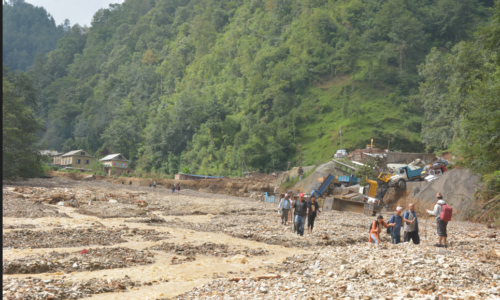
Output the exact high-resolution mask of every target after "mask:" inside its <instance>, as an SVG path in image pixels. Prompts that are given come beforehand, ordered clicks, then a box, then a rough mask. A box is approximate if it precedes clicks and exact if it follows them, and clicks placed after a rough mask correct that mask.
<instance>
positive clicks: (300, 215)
mask: <svg viewBox="0 0 500 300" xmlns="http://www.w3.org/2000/svg"><path fill="white" fill-rule="evenodd" d="M294 207H295V214H296V216H295V228H296V229H297V234H298V235H300V236H304V225H305V223H306V216H307V214H308V212H309V211H308V208H307V202H306V201H305V200H304V193H300V195H299V200H298V201H295V202H294Z"/></svg>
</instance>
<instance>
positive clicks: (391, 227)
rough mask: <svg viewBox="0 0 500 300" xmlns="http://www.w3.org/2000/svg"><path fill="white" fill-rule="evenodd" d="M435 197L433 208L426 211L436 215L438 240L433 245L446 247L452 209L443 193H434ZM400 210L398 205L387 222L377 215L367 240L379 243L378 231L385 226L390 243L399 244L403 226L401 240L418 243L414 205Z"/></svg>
mask: <svg viewBox="0 0 500 300" xmlns="http://www.w3.org/2000/svg"><path fill="white" fill-rule="evenodd" d="M436 199H437V202H436V205H435V206H434V210H432V211H430V210H426V211H427V213H428V214H429V215H433V216H435V217H436V225H437V234H438V237H439V240H438V243H437V244H435V245H434V246H435V247H444V248H447V244H446V239H447V237H448V234H447V226H448V222H449V221H450V220H451V217H452V209H451V207H450V206H448V205H447V204H446V202H445V201H444V200H443V195H441V193H438V194H437V195H436ZM402 211H403V208H402V207H400V206H398V207H397V208H396V212H395V214H394V215H393V216H391V218H390V219H389V221H388V223H386V222H385V221H384V217H383V216H382V215H379V216H378V217H377V220H375V221H373V222H372V224H371V226H370V236H369V240H368V242H370V243H374V244H380V243H381V240H380V232H382V228H387V233H390V235H391V243H393V244H399V243H401V227H403V231H404V237H403V241H404V242H409V241H410V240H411V241H412V242H413V243H414V244H416V245H418V244H420V236H419V227H418V218H417V213H416V212H415V205H414V204H413V203H412V204H410V205H408V210H407V211H406V212H405V213H404V214H403V215H402Z"/></svg>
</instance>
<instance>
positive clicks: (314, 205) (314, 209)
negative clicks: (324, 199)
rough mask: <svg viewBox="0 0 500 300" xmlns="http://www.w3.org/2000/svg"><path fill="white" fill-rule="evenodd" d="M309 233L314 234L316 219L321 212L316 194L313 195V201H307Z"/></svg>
mask: <svg viewBox="0 0 500 300" xmlns="http://www.w3.org/2000/svg"><path fill="white" fill-rule="evenodd" d="M307 209H308V213H307V234H309V235H310V234H312V231H313V227H314V220H315V219H316V216H317V215H318V214H319V204H318V202H316V196H315V195H311V201H309V202H307Z"/></svg>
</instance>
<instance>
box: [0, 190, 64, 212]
mask: <svg viewBox="0 0 500 300" xmlns="http://www.w3.org/2000/svg"><path fill="white" fill-rule="evenodd" d="M24 198H25V196H24V195H22V194H17V193H12V192H8V191H7V192H4V194H3V199H2V204H3V205H2V216H3V217H4V218H25V219H27V218H29V219H35V218H45V217H52V218H69V216H68V215H67V214H65V213H59V212H58V211H57V208H56V207H52V206H47V205H40V204H35V202H33V201H29V200H26V199H24Z"/></svg>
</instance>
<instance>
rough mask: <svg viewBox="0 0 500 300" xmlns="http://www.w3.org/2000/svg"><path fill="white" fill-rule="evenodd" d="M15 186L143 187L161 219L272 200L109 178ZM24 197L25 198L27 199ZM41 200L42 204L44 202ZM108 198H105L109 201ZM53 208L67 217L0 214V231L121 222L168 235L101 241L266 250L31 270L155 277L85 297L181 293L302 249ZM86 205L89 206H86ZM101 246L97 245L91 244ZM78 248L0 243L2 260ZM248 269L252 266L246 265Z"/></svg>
mask: <svg viewBox="0 0 500 300" xmlns="http://www.w3.org/2000/svg"><path fill="white" fill-rule="evenodd" d="M16 186H25V187H35V188H46V189H47V190H46V191H45V193H50V190H51V189H54V188H65V189H68V191H70V192H71V191H73V192H75V193H76V190H79V189H82V190H89V189H90V190H92V191H95V192H97V193H103V194H104V193H106V192H109V191H110V189H112V191H113V193H114V194H120V193H121V194H124V193H125V192H128V191H145V192H147V193H148V194H147V195H146V196H144V198H145V199H146V201H148V202H154V201H158V202H163V203H165V204H166V205H167V206H168V207H169V209H168V211H166V212H161V211H157V212H150V213H149V217H151V216H152V215H158V216H159V217H164V219H165V220H166V221H173V220H177V221H186V222H190V223H208V222H210V221H211V219H212V217H213V214H220V213H227V212H229V211H241V210H248V209H250V208H253V209H255V210H257V209H258V210H267V211H270V210H274V206H275V205H274V204H266V203H264V202H257V201H255V200H253V199H250V198H240V197H232V196H228V195H217V194H207V193H200V192H195V191H190V190H183V191H181V194H180V195H177V194H174V195H172V194H171V191H170V190H169V189H165V188H162V187H158V188H157V189H152V188H148V187H137V186H132V187H130V186H120V185H115V184H110V183H107V182H91V183H88V182H83V181H73V180H70V179H64V178H63V179H58V178H52V179H35V180H30V181H28V182H22V183H21V184H17V185H16ZM13 187H14V185H9V186H4V193H9V191H12V190H13ZM28 200H29V199H28ZM44 205H46V204H44ZM112 205H113V204H108V206H112ZM48 206H50V207H53V208H57V209H58V210H59V213H60V214H62V213H65V214H66V215H67V216H68V217H67V218H57V217H40V218H11V217H4V218H3V227H4V230H3V234H4V243H5V234H7V233H9V232H14V231H16V230H18V229H5V227H9V226H13V227H17V226H19V225H22V224H31V225H34V226H36V227H35V228H32V229H31V228H30V229H29V230H34V231H50V230H51V229H53V228H69V229H77V228H90V227H92V226H93V225H94V224H97V223H99V224H102V225H103V226H105V227H106V228H119V227H120V226H121V225H124V224H126V225H127V226H128V227H129V228H131V229H132V228H138V229H148V230H151V229H154V230H156V231H158V232H161V233H168V235H169V237H170V238H169V239H168V240H166V241H157V242H148V241H144V240H143V239H142V238H141V237H137V238H136V237H134V238H129V237H126V239H127V242H126V243H119V244H115V245H112V246H104V247H116V246H119V247H126V248H130V249H136V250H143V249H145V248H147V247H152V246H155V245H160V244H162V243H163V242H169V243H175V244H180V245H181V244H185V243H191V244H202V243H205V242H212V243H219V244H220V243H222V244H229V245H231V246H232V247H234V248H236V249H239V248H244V247H248V248H250V249H261V248H262V249H265V250H267V251H269V255H264V256H250V257H248V258H247V260H248V262H247V263H244V264H242V263H232V262H228V261H226V260H227V259H228V258H225V257H210V256H197V257H196V260H195V261H193V262H187V263H183V264H178V265H171V260H172V257H173V256H175V255H174V254H171V253H165V252H161V251H154V250H151V252H154V253H155V258H154V259H155V262H154V263H153V264H150V265H146V266H136V267H131V268H123V269H109V270H99V271H92V272H73V273H70V274H62V273H60V274H58V273H48V274H47V273H45V274H43V273H42V274H37V275H38V276H39V277H41V278H42V279H46V278H47V279H59V278H63V277H64V279H70V280H72V281H75V282H77V281H80V280H85V279H89V278H91V277H96V278H100V277H103V278H107V279H113V278H122V277H123V276H124V275H125V274H126V275H128V276H129V277H130V278H131V279H133V280H141V281H158V284H154V285H151V286H143V287H140V288H139V289H136V290H133V289H132V290H128V292H127V293H106V294H99V295H93V296H92V297H91V298H95V299H156V298H160V297H172V296H175V295H178V294H181V293H184V292H186V291H188V290H190V289H192V288H193V287H196V286H200V285H202V284H205V283H208V282H209V281H210V280H212V279H213V278H218V277H219V276H224V277H226V276H228V273H227V272H228V271H229V272H231V271H234V272H238V273H240V272H243V273H248V274H252V276H256V275H259V274H264V273H266V272H267V271H266V266H267V265H269V264H271V263H276V262H279V261H281V260H283V259H284V258H285V257H287V256H290V255H293V254H300V253H305V252H306V251H304V250H302V249H290V248H286V247H283V246H279V245H268V244H264V243H259V242H255V241H252V240H244V239H238V238H233V237H230V236H228V235H226V234H223V233H218V232H211V233H207V232H201V231H200V232H197V231H193V230H188V229H183V228H176V227H158V226H155V227H152V226H149V225H148V224H145V223H134V222H126V221H130V219H129V218H99V217H97V216H91V215H84V214H80V213H77V210H78V208H73V207H65V206H55V205H48ZM91 207H92V206H91ZM194 211H199V212H201V213H203V214H202V215H188V216H182V215H180V216H169V215H166V216H164V214H165V213H167V214H169V213H172V212H180V213H184V212H185V213H188V212H194ZM91 247H93V248H95V247H102V246H91ZM84 248H89V246H81V247H71V248H34V249H30V248H28V249H12V248H3V260H4V262H5V261H10V260H13V259H16V258H22V257H26V256H30V255H36V254H44V253H48V252H51V251H54V250H57V251H70V252H75V251H81V250H82V249H84ZM251 270H252V271H251ZM30 276H33V275H31V274H22V275H16V274H14V275H12V274H10V275H4V278H6V277H11V278H27V277H30ZM165 279H166V280H168V282H162V281H160V280H165Z"/></svg>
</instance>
